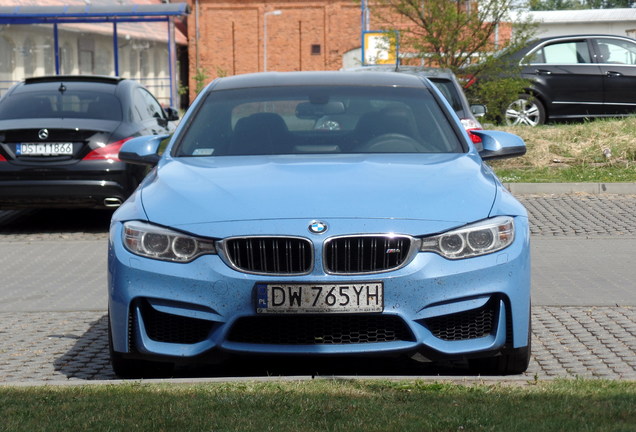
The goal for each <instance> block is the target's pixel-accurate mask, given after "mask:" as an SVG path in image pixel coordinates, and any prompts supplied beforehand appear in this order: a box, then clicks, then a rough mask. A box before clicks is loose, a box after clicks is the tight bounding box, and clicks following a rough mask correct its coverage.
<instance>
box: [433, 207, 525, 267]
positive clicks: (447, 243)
mask: <svg viewBox="0 0 636 432" xmlns="http://www.w3.org/2000/svg"><path fill="white" fill-rule="evenodd" d="M514 239H515V224H514V219H513V218H511V217H509V216H498V217H495V218H492V219H486V220H483V221H481V222H477V223H474V224H471V225H467V226H465V227H462V228H459V229H456V230H452V231H448V232H445V233H443V234H439V235H436V236H432V237H425V238H423V239H422V245H421V247H420V251H422V252H435V253H437V254H440V255H441V256H443V257H445V258H448V259H462V258H469V257H474V256H479V255H486V254H489V253H493V252H497V251H498V250H501V249H504V248H506V247H508V246H509V245H510V244H511V243H512V242H513V241H514Z"/></svg>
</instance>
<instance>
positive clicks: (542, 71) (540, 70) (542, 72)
mask: <svg viewBox="0 0 636 432" xmlns="http://www.w3.org/2000/svg"><path fill="white" fill-rule="evenodd" d="M534 73H536V74H537V75H552V71H549V70H546V69H535V70H534Z"/></svg>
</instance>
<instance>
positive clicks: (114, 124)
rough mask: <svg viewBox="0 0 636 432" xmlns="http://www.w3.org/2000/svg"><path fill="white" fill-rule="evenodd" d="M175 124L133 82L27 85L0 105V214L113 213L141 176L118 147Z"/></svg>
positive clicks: (36, 81) (68, 79)
mask: <svg viewBox="0 0 636 432" xmlns="http://www.w3.org/2000/svg"><path fill="white" fill-rule="evenodd" d="M177 119H178V115H177V113H176V111H175V110H173V109H167V110H164V109H163V108H162V106H161V105H160V104H159V102H158V101H157V100H156V99H155V97H154V96H153V95H152V94H151V93H150V92H149V91H148V90H147V89H146V88H144V87H143V86H142V85H141V84H140V83H138V82H136V81H134V80H130V79H124V78H119V77H108V76H48V77H36V78H27V79H26V80H24V81H23V82H20V83H18V84H16V85H14V86H13V87H11V88H10V89H9V90H8V91H7V93H5V94H4V95H3V97H2V99H0V209H15V208H25V207H31V208H47V207H58V208H73V207H85V208H113V207H118V206H119V205H120V204H121V203H122V202H123V201H124V200H125V199H126V198H127V197H128V196H129V195H130V194H131V193H132V191H133V190H134V189H135V188H136V187H137V185H138V184H139V182H140V181H141V179H142V178H143V177H144V175H145V171H144V168H143V167H140V166H138V165H130V164H126V163H124V162H122V161H120V160H119V159H118V154H119V149H120V147H121V146H122V144H123V143H124V142H126V141H127V140H129V139H131V138H133V137H136V136H140V135H157V134H162V135H165V134H169V133H171V132H172V131H173V130H174V124H172V123H171V122H172V121H174V120H177Z"/></svg>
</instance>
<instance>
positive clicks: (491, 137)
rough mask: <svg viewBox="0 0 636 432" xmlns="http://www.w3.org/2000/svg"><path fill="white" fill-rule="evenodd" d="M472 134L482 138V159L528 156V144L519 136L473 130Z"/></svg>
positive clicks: (480, 153)
mask: <svg viewBox="0 0 636 432" xmlns="http://www.w3.org/2000/svg"><path fill="white" fill-rule="evenodd" d="M470 132H471V133H473V134H475V135H477V136H478V137H480V138H481V142H482V145H483V147H484V148H483V150H481V151H480V152H479V155H480V156H481V158H482V159H484V160H488V159H505V158H509V157H516V156H523V155H524V154H526V144H525V143H524V142H523V140H522V139H521V138H519V137H518V136H517V135H513V134H511V133H508V132H501V131H494V130H472V131H470Z"/></svg>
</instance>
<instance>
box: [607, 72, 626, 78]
mask: <svg viewBox="0 0 636 432" xmlns="http://www.w3.org/2000/svg"><path fill="white" fill-rule="evenodd" d="M605 76H606V77H608V78H612V77H622V76H623V74H622V73H620V72H614V71H607V72H605Z"/></svg>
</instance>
